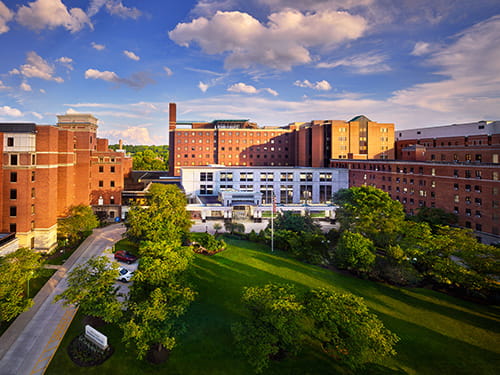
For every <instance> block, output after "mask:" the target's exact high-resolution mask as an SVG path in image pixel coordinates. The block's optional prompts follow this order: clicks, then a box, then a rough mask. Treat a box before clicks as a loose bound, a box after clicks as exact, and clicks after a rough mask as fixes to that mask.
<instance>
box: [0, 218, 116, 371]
mask: <svg viewBox="0 0 500 375" xmlns="http://www.w3.org/2000/svg"><path fill="white" fill-rule="evenodd" d="M124 232H125V227H124V226H123V225H122V224H114V225H110V226H107V227H105V228H101V229H96V230H94V233H93V234H92V235H91V236H90V237H88V238H87V239H86V240H85V241H84V242H83V243H82V244H81V245H80V247H79V248H78V249H77V250H76V251H75V252H74V253H73V255H72V256H71V257H70V258H69V259H68V260H67V261H66V262H65V264H64V266H62V267H61V268H60V269H59V270H58V271H57V272H56V273H55V274H54V276H52V278H51V279H50V280H49V281H48V282H47V284H45V286H44V287H43V288H42V289H41V290H40V292H39V293H38V294H37V295H36V297H35V298H34V303H35V304H34V306H33V307H32V308H31V309H30V310H28V311H26V312H24V313H22V314H21V315H20V316H19V317H18V318H17V319H16V320H15V321H14V323H12V325H11V326H10V327H9V329H8V330H7V331H6V332H5V333H4V334H3V335H2V337H0V375H35V374H36V375H39V374H43V373H44V372H45V369H46V368H47V366H48V365H49V363H50V360H51V359H52V357H53V355H54V354H55V352H56V351H57V348H58V346H59V344H60V342H61V340H62V338H63V337H64V334H65V333H66V330H67V328H68V327H69V325H70V324H71V321H72V320H73V317H74V315H75V313H76V310H75V309H74V308H72V307H63V306H62V303H61V302H58V303H53V300H54V297H55V296H56V295H57V294H60V293H61V292H62V291H63V290H64V289H65V288H66V286H67V284H66V276H67V273H68V271H71V269H72V268H73V267H74V266H76V265H78V264H81V263H84V262H86V261H87V260H88V259H89V258H91V257H94V256H96V255H100V254H101V253H102V252H103V250H104V249H106V248H108V247H110V246H112V245H113V244H114V243H115V242H117V241H119V240H120V239H121V238H122V234H123V233H124Z"/></svg>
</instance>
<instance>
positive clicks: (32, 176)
mask: <svg viewBox="0 0 500 375" xmlns="http://www.w3.org/2000/svg"><path fill="white" fill-rule="evenodd" d="M34 181H35V171H31V182H34Z"/></svg>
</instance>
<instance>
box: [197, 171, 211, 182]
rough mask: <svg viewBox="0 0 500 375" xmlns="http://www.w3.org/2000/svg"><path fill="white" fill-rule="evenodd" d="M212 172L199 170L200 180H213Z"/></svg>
mask: <svg viewBox="0 0 500 375" xmlns="http://www.w3.org/2000/svg"><path fill="white" fill-rule="evenodd" d="M213 180H214V174H213V172H200V181H213Z"/></svg>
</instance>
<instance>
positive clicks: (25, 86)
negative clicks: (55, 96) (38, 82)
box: [19, 82, 31, 91]
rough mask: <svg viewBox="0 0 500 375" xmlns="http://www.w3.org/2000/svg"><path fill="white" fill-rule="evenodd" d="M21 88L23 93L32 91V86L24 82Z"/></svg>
mask: <svg viewBox="0 0 500 375" xmlns="http://www.w3.org/2000/svg"><path fill="white" fill-rule="evenodd" d="M19 88H20V89H21V90H23V91H31V86H30V85H29V84H27V83H26V82H23V83H21V84H20V85H19Z"/></svg>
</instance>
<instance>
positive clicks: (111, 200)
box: [109, 196, 115, 204]
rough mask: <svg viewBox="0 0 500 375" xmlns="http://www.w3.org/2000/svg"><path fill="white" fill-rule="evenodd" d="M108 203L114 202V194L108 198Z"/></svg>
mask: <svg viewBox="0 0 500 375" xmlns="http://www.w3.org/2000/svg"><path fill="white" fill-rule="evenodd" d="M109 204H115V197H114V196H111V197H110V198H109Z"/></svg>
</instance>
